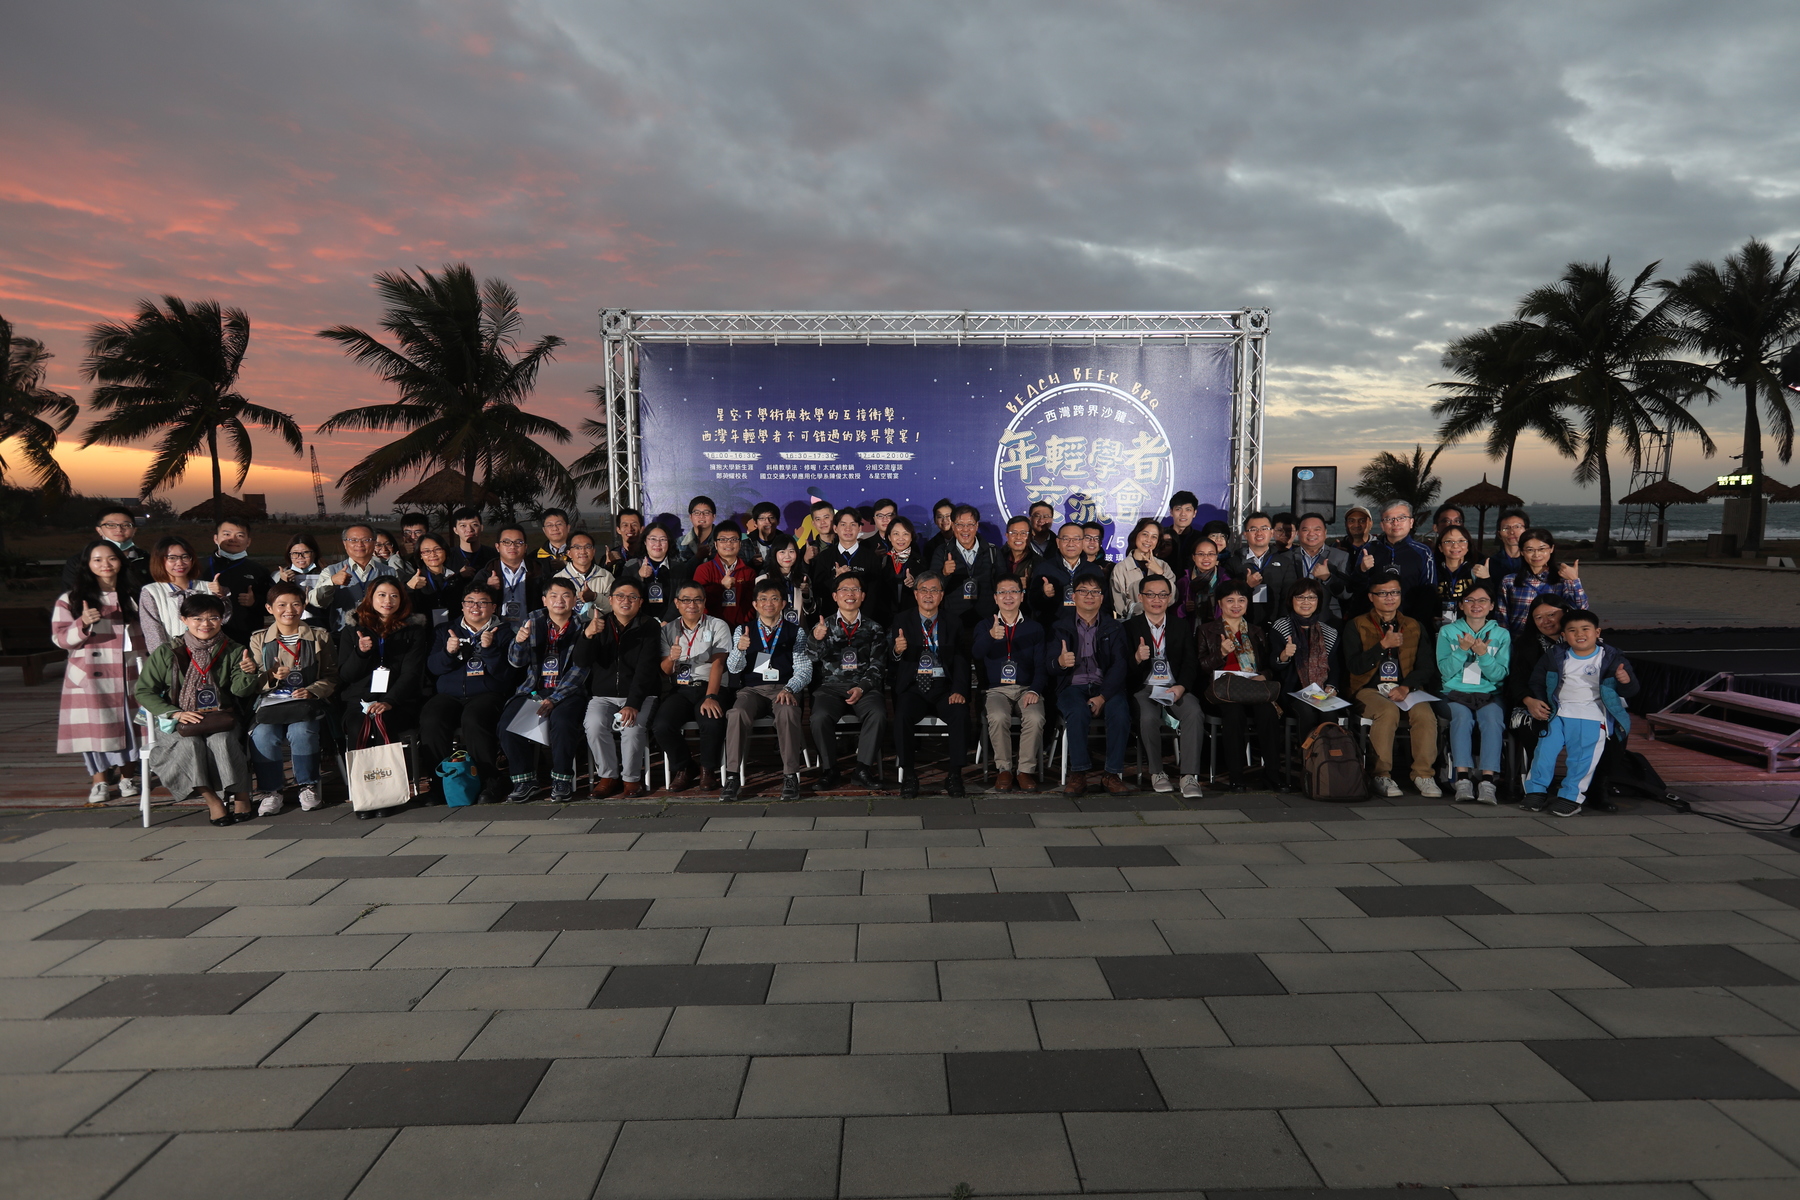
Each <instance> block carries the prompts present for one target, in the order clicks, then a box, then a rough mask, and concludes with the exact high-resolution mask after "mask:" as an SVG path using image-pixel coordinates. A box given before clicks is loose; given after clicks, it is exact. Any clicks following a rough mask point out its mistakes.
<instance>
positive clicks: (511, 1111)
mask: <svg viewBox="0 0 1800 1200" xmlns="http://www.w3.org/2000/svg"><path fill="white" fill-rule="evenodd" d="M549 1066H550V1063H549V1061H548V1060H547V1059H485V1060H466V1061H463V1062H364V1063H359V1064H357V1065H356V1066H353V1067H351V1068H350V1069H349V1070H347V1071H345V1072H344V1074H343V1075H342V1076H340V1077H339V1078H338V1080H337V1082H336V1083H334V1084H333V1085H332V1086H331V1088H330V1090H328V1091H327V1092H326V1093H325V1095H324V1096H322V1097H321V1098H320V1099H319V1102H318V1103H317V1104H314V1105H313V1106H312V1108H311V1109H310V1110H309V1111H308V1112H307V1114H306V1116H304V1117H302V1118H301V1120H300V1128H302V1129H368V1128H375V1127H379V1126H394V1125H489V1124H498V1123H504V1122H511V1121H516V1120H517V1119H518V1117H519V1114H520V1113H521V1112H522V1111H524V1108H525V1103H526V1101H528V1100H529V1099H531V1093H532V1092H533V1091H535V1090H536V1089H537V1085H538V1081H539V1080H540V1079H542V1078H543V1077H544V1072H545V1071H546V1070H548V1069H549Z"/></svg>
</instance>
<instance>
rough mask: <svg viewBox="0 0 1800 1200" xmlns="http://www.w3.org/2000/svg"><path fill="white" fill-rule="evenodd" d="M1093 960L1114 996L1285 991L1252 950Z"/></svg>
mask: <svg viewBox="0 0 1800 1200" xmlns="http://www.w3.org/2000/svg"><path fill="white" fill-rule="evenodd" d="M1094 961H1095V962H1097V963H1099V964H1100V973H1101V974H1102V975H1104V976H1106V985H1107V986H1108V987H1109V988H1111V989H1112V994H1113V999H1115V1000H1167V999H1172V998H1176V997H1194V996H1285V995H1287V989H1286V988H1285V987H1282V986H1281V981H1280V980H1278V979H1276V978H1275V976H1274V974H1273V973H1271V972H1270V970H1269V968H1267V967H1265V966H1263V962H1262V959H1260V958H1258V957H1257V956H1256V955H1254V954H1133V955H1119V956H1116V957H1103V958H1097V959H1095V960H1094Z"/></svg>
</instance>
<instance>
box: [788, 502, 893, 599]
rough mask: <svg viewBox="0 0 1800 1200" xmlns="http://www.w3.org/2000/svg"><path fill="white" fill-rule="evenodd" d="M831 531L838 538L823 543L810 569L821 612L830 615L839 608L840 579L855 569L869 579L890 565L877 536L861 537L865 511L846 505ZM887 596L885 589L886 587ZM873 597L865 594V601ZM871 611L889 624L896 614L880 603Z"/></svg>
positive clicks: (884, 593)
mask: <svg viewBox="0 0 1800 1200" xmlns="http://www.w3.org/2000/svg"><path fill="white" fill-rule="evenodd" d="M831 534H832V537H833V538H835V539H836V540H835V541H831V542H826V543H823V544H821V545H820V546H819V552H818V554H817V555H816V556H814V558H813V560H812V563H811V565H810V566H808V567H807V570H808V571H810V572H811V574H812V594H813V596H814V598H815V599H816V601H817V603H818V606H819V615H820V616H822V617H829V616H831V615H832V614H833V613H835V612H837V601H836V599H835V598H834V597H835V596H836V593H837V585H838V580H840V579H842V578H843V577H844V576H846V575H848V574H850V573H852V572H855V573H856V574H857V575H858V576H859V577H861V578H862V579H865V580H875V579H878V578H880V572H881V569H882V568H883V567H884V566H886V565H887V562H886V556H885V555H883V554H882V552H881V548H880V547H879V546H877V545H876V544H875V539H874V538H870V539H869V540H868V541H866V542H865V541H860V540H858V539H860V538H861V537H862V514H861V513H859V512H857V511H856V509H855V508H846V509H844V510H843V511H842V512H839V513H837V514H836V516H835V518H834V519H833V521H832V524H831ZM882 594H883V595H884V596H885V595H886V592H885V590H882ZM872 598H873V597H870V596H865V597H864V601H865V603H866V602H867V601H868V600H869V599H872ZM868 607H869V615H870V616H871V617H874V618H875V619H876V620H877V621H881V622H882V624H883V626H884V627H885V626H886V624H887V622H888V621H889V620H892V614H891V613H888V614H878V613H877V612H875V608H876V605H869V606H868Z"/></svg>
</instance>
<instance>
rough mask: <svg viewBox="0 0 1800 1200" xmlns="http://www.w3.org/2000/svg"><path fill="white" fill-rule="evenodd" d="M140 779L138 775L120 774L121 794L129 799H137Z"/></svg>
mask: <svg viewBox="0 0 1800 1200" xmlns="http://www.w3.org/2000/svg"><path fill="white" fill-rule="evenodd" d="M137 794H138V780H137V776H136V775H120V776H119V795H121V796H123V797H125V799H127V800H135V799H137Z"/></svg>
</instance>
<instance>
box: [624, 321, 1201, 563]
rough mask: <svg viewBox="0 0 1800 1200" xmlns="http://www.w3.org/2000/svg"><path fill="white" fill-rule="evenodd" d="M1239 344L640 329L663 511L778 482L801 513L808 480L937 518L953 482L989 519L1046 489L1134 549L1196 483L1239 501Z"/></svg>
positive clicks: (653, 490) (1011, 512) (729, 504)
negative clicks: (736, 334) (1235, 456)
mask: <svg viewBox="0 0 1800 1200" xmlns="http://www.w3.org/2000/svg"><path fill="white" fill-rule="evenodd" d="M1232 354H1233V349H1232V344H1231V343H1230V342H1227V341H1196V342H1191V343H1186V344H1184V343H1180V342H1155V341H1150V342H1119V343H1115V342H1106V341H1102V342H1100V343H1099V344H1085V345H1077V344H1056V343H1052V344H1048V345H1044V344H1038V345H994V344H964V345H955V344H925V345H916V346H901V345H855V344H827V345H802V344H748V345H743V344H740V345H719V344H711V343H699V344H691V343H663V342H645V343H640V345H639V348H638V386H639V389H640V395H641V399H640V408H639V420H640V422H641V430H642V469H643V488H644V497H643V498H644V502H645V511H646V512H647V513H649V514H653V515H655V514H677V515H678V516H680V517H685V514H686V511H687V502H688V500H689V498H690V497H692V496H695V495H707V496H710V497H712V499H713V500H714V502H715V503H716V504H717V505H718V510H719V516H720V518H721V519H724V518H725V517H726V516H728V515H733V514H739V513H746V512H748V511H749V509H750V507H751V505H753V504H755V503H758V502H760V501H763V500H770V501H773V502H775V503H776V504H778V505H780V506H781V508H782V512H783V516H784V521H783V525H784V527H786V528H794V527H795V523H796V520H797V519H798V518H803V517H804V516H805V512H806V498H807V491H808V489H809V488H810V489H813V490H815V491H817V492H818V493H819V494H820V495H822V496H824V497H825V498H826V499H827V500H830V501H831V502H832V503H833V504H835V505H837V506H838V507H840V508H841V507H844V506H846V505H851V504H857V505H864V504H872V503H873V502H874V501H875V500H877V499H879V498H882V497H892V498H893V499H894V500H896V501H898V502H899V504H900V511H901V513H902V514H903V515H905V516H908V517H911V518H912V519H913V521H914V522H915V524H917V525H919V527H920V529H921V530H922V533H921V536H922V537H923V536H928V535H929V534H930V533H931V532H932V529H931V506H932V504H933V503H934V502H935V501H936V500H937V499H938V498H940V497H950V498H951V499H954V500H956V501H957V502H959V503H964V502H966V503H970V504H974V505H976V506H977V507H978V508H979V509H980V510H981V514H982V523H983V526H984V530H985V533H986V536H988V537H989V538H992V539H995V540H997V539H998V538H999V536H1000V530H1001V529H1002V528H1003V527H1004V524H1005V522H1006V520H1007V518H1009V517H1011V516H1015V515H1018V514H1020V513H1023V512H1025V511H1026V509H1027V508H1028V507H1029V506H1030V505H1031V504H1032V503H1033V502H1034V501H1037V500H1046V501H1048V502H1049V503H1050V504H1052V505H1054V506H1055V508H1056V512H1057V518H1058V521H1059V522H1060V521H1062V520H1064V519H1070V520H1082V521H1086V520H1092V519H1099V520H1102V521H1105V522H1107V523H1108V525H1109V526H1110V540H1109V546H1110V549H1111V550H1112V551H1113V552H1114V553H1115V554H1116V553H1117V552H1118V551H1119V550H1120V549H1122V547H1123V541H1124V538H1125V536H1126V534H1127V533H1129V531H1130V529H1131V526H1132V525H1133V523H1135V522H1136V521H1137V519H1138V518H1139V517H1143V516H1158V515H1160V514H1162V513H1164V512H1166V511H1167V509H1168V503H1169V497H1170V496H1171V495H1172V494H1173V493H1174V492H1176V491H1178V490H1182V489H1186V490H1188V491H1192V492H1193V493H1194V494H1195V495H1197V496H1198V497H1199V498H1200V517H1199V519H1200V520H1201V521H1206V520H1211V519H1213V518H1214V517H1223V516H1225V515H1226V512H1227V510H1228V509H1229V503H1230V481H1231V407H1232V397H1231V379H1232Z"/></svg>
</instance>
